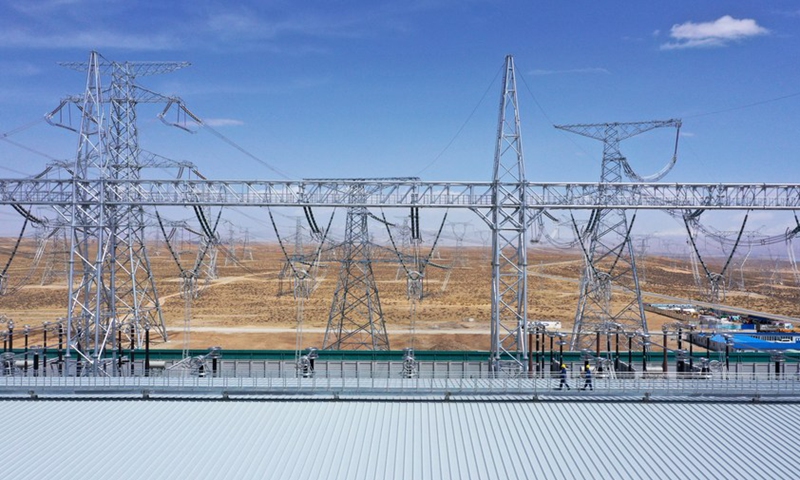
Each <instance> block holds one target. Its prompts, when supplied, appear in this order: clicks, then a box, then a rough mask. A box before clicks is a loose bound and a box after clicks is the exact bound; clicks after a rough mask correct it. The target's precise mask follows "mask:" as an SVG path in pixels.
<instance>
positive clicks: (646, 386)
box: [0, 369, 800, 398]
mask: <svg viewBox="0 0 800 480" xmlns="http://www.w3.org/2000/svg"><path fill="white" fill-rule="evenodd" d="M218 373H222V372H218ZM286 373H288V374H286V375H270V376H254V377H244V376H236V377H234V376H213V375H208V376H202V377H201V376H190V375H185V376H118V377H112V376H92V377H74V376H73V377H63V376H61V377H59V376H48V377H42V376H38V377H25V376H4V377H0V397H2V396H7V395H20V394H21V395H34V396H38V395H87V396H91V395H142V394H147V395H149V394H153V395H158V394H165V395H203V394H208V395H212V396H213V395H220V394H224V395H237V394H241V395H272V394H281V395H285V394H336V395H340V394H353V395H384V394H389V395H397V394H401V395H428V394H430V395H436V394H443V395H496V394H510V395H534V396H563V395H568V396H571V397H580V396H623V397H625V396H644V397H659V396H663V397H676V396H684V397H692V396H693V397H736V396H740V397H741V396H744V397H761V396H765V397H767V396H777V397H795V396H796V397H799V398H800V376H798V374H796V373H782V374H778V375H776V374H774V373H752V372H746V373H744V372H739V373H735V372H709V373H700V372H693V373H674V372H670V373H666V374H665V373H653V374H648V375H638V376H636V375H635V376H631V377H629V378H619V377H617V378H608V377H605V378H604V377H599V378H598V377H595V378H592V380H591V386H589V385H587V382H586V380H585V378H581V377H579V376H573V377H571V378H567V380H566V383H567V384H568V385H569V389H567V388H566V386H563V387H562V385H561V378H560V375H559V374H558V372H554V373H553V374H552V375H550V374H546V375H539V376H538V377H535V378H532V377H530V376H529V375H527V374H517V375H511V374H507V373H504V374H492V373H489V372H477V371H475V372H468V373H467V374H464V373H453V372H449V373H448V372H437V373H433V372H424V371H422V372H419V373H418V374H417V375H415V376H413V377H410V378H409V377H405V376H403V375H401V374H400V373H399V372H393V373H392V374H387V373H386V372H376V371H375V370H373V371H371V372H370V371H366V372H364V371H359V372H358V373H356V372H355V370H347V369H343V370H341V371H339V372H334V371H329V372H328V373H329V374H321V373H320V372H314V373H313V374H312V375H308V376H303V375H297V374H295V372H286ZM583 387H587V388H586V389H585V390H583V389H582V388H583Z"/></svg>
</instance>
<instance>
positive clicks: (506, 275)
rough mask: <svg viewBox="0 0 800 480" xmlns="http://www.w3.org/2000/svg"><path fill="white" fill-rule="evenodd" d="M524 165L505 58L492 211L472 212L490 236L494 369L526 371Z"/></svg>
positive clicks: (512, 79) (510, 61)
mask: <svg viewBox="0 0 800 480" xmlns="http://www.w3.org/2000/svg"><path fill="white" fill-rule="evenodd" d="M525 182H526V180H525V160H524V156H523V152H522V137H521V132H520V122H519V107H518V103H517V80H516V75H515V72H514V58H513V57H512V56H511V55H507V56H506V59H505V72H504V74H503V94H502V98H501V99H500V114H499V119H498V124H497V143H496V146H495V152H494V170H493V175H492V188H491V192H492V208H491V209H489V211H488V212H487V211H486V210H480V209H474V211H475V212H476V213H477V214H478V215H479V216H480V217H481V218H482V219H483V220H484V221H485V222H486V223H487V224H488V225H489V228H490V229H491V231H492V318H491V346H490V355H491V358H490V368H491V369H492V370H493V371H499V370H501V369H504V368H506V367H508V368H509V369H511V370H525V369H526V365H527V364H526V361H525V360H526V358H527V352H528V348H527V345H526V342H525V328H526V324H527V321H528V274H527V269H528V252H527V243H528V241H527V235H528V233H527V232H528V225H529V224H530V222H531V220H532V219H531V218H530V216H529V211H530V209H529V208H528V206H527V193H526V187H525Z"/></svg>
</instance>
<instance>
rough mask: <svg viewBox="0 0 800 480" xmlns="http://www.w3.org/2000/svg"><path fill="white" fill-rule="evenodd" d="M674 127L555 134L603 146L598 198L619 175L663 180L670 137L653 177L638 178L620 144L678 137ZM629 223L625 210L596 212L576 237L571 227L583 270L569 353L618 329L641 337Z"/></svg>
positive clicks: (675, 123)
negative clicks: (652, 136) (671, 133)
mask: <svg viewBox="0 0 800 480" xmlns="http://www.w3.org/2000/svg"><path fill="white" fill-rule="evenodd" d="M680 125H681V122H680V120H664V121H647V122H631V123H602V124H583V125H557V126H556V128H558V129H560V130H565V131H568V132H572V133H577V134H578V135H582V136H584V137H588V138H593V139H595V140H600V141H601V142H603V163H602V168H601V173H600V188H599V189H598V192H597V194H598V195H599V196H600V197H601V198H604V197H605V196H607V195H608V193H607V192H606V191H605V189H604V188H603V185H605V184H609V183H620V182H622V180H623V174H624V175H625V176H627V177H628V178H631V179H634V180H636V181H656V180H659V179H661V178H662V177H663V176H664V175H666V174H667V173H668V172H669V171H670V170H671V169H672V167H673V166H674V165H675V162H676V160H677V148H678V142H677V136H676V140H675V151H674V153H673V156H672V159H671V160H670V162H669V163H668V164H667V165H666V166H665V167H664V168H663V169H662V170H661V171H660V172H658V173H656V174H655V175H652V176H650V177H641V176H639V175H638V174H636V172H634V171H633V168H632V167H631V166H630V164H628V161H627V159H626V158H625V157H624V156H623V155H622V152H621V151H620V148H619V144H620V142H622V141H623V140H625V139H628V138H631V137H634V136H636V135H639V134H642V133H645V132H648V131H650V130H653V129H656V128H664V127H675V128H676V130H677V131H678V132H679V131H680ZM635 217H636V216H635V214H634V217H633V218H632V219H631V220H630V221H629V220H628V216H627V215H626V213H625V210H609V209H596V210H593V211H592V213H591V216H590V218H589V222H588V224H587V225H586V227H584V228H583V230H582V231H578V227H577V224H575V223H574V222H573V225H574V228H575V230H576V234H577V236H578V237H579V239H580V246H581V249H582V251H583V256H584V262H585V267H584V271H583V274H582V276H581V285H580V292H581V293H580V299H579V301H578V308H577V312H576V314H575V324H574V327H573V329H572V339H571V341H570V349H571V350H581V349H584V348H591V345H592V341H593V338H594V337H593V334H594V333H595V332H598V331H607V330H609V329H614V328H622V329H624V330H626V331H631V332H632V331H636V330H640V331H641V332H642V333H647V319H646V317H645V312H644V306H643V305H642V294H641V290H640V289H639V278H638V276H637V271H636V256H635V254H634V249H633V244H632V242H631V228H632V226H633V222H634V220H635Z"/></svg>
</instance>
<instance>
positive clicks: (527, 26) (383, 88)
mask: <svg viewBox="0 0 800 480" xmlns="http://www.w3.org/2000/svg"><path fill="white" fill-rule="evenodd" d="M798 32H800V2H797V1H771V2H753V1H725V2H721V1H716V2H715V1H708V2H694V1H676V2H641V1H616V2H590V1H575V2H556V1H548V2H545V1H538V2H530V1H480V0H475V1H470V0H454V1H447V0H440V1H406V2H383V1H370V2H366V1H327V2H315V1H309V2H296V1H267V2H236V3H235V5H234V4H233V2H211V1H203V0H193V1H176V2H150V1H147V2H129V1H95V0H50V1H47V0H45V1H40V2H18V1H3V2H0V135H2V134H5V133H8V132H14V131H15V130H16V129H18V128H19V127H21V126H28V125H31V123H32V122H36V121H37V120H39V119H41V118H42V115H43V114H44V113H46V112H48V111H50V110H52V109H53V108H54V107H55V106H56V105H57V104H58V102H59V100H60V98H61V97H63V96H65V95H67V94H73V93H79V92H81V91H82V90H83V87H84V85H85V79H84V78H83V76H82V75H81V74H80V73H77V72H74V71H71V70H68V69H65V68H63V67H60V66H58V65H57V62H59V61H85V60H86V59H87V58H88V53H89V51H90V50H97V51H99V52H100V53H101V54H102V55H103V56H104V57H106V58H107V59H111V60H117V61H123V60H159V61H161V60H186V61H189V62H191V63H192V66H191V67H189V68H186V69H183V70H181V71H178V72H174V73H171V74H169V75H163V76H154V77H146V78H142V79H141V80H140V84H141V85H143V86H145V87H147V88H150V89H152V90H156V91H159V92H161V93H165V94H174V95H178V96H180V97H182V98H183V99H184V100H185V102H186V104H187V105H188V106H189V108H190V109H191V110H192V111H194V112H195V113H197V114H198V115H199V116H200V117H201V118H203V119H205V120H206V121H207V122H208V123H209V124H211V125H213V126H214V128H215V129H216V130H217V131H219V132H220V133H222V134H223V135H224V136H226V137H227V138H229V139H231V140H232V141H233V142H235V143H236V144H238V145H239V146H241V147H242V148H243V149H245V150H246V151H248V152H249V153H251V154H252V155H253V156H255V157H257V158H258V159H260V160H261V162H263V163H266V164H269V165H270V166H272V167H273V168H274V169H276V170H277V171H279V172H281V173H282V174H283V175H285V176H286V177H288V178H292V179H300V178H308V177H393V176H420V177H422V178H423V179H425V180H453V181H455V180H473V181H481V180H487V181H488V180H490V175H491V170H492V155H493V149H494V141H495V140H494V137H495V135H496V122H497V107H498V101H499V96H500V88H501V85H500V80H501V76H500V72H501V69H502V65H503V58H504V56H505V55H506V54H513V55H514V57H515V64H516V67H517V77H518V78H517V81H518V87H519V101H520V110H521V115H522V134H523V142H524V148H525V156H526V165H527V176H528V179H529V180H531V181H597V180H598V179H599V171H600V159H601V154H602V146H601V143H600V142H596V141H592V140H588V139H583V138H581V137H578V136H575V135H569V134H567V133H564V132H560V131H557V130H555V129H554V128H553V127H552V125H553V124H571V123H602V122H616V121H619V122H623V121H639V120H653V119H668V118H682V119H683V121H684V126H683V129H682V137H681V140H680V154H679V160H678V164H677V165H676V167H675V168H674V170H673V171H672V172H671V173H670V174H669V175H668V176H667V177H666V178H665V179H664V181H670V182H800V174H798V173H800V166H799V165H798V162H797V158H798V153H799V152H800V136H799V135H797V133H796V131H797V128H798V123H800V66H798V63H797V59H798V58H800V38H799V37H798ZM159 110H160V109H159V108H156V107H148V108H144V107H143V108H142V109H141V110H140V113H139V119H140V126H141V128H140V130H141V142H142V145H143V146H144V147H145V148H147V149H148V150H151V151H155V152H158V153H160V154H163V155H165V156H167V157H170V158H174V159H180V160H190V161H192V162H194V163H196V164H197V165H198V166H199V167H200V169H201V170H202V171H203V172H204V173H205V174H206V175H207V176H209V177H213V178H259V179H279V178H281V177H280V176H279V175H277V174H276V173H275V172H274V171H272V170H270V169H268V168H267V167H265V166H264V164H263V163H261V162H257V161H254V160H253V159H252V158H249V157H248V156H246V155H243V154H242V153H241V152H239V151H237V150H236V149H234V148H232V147H231V146H230V145H228V144H226V143H225V142H221V141H220V140H219V138H217V137H216V136H215V135H213V134H211V133H210V132H209V131H204V130H201V131H199V132H198V133H196V134H194V135H189V134H186V133H183V132H181V131H178V130H176V129H169V128H168V127H165V126H163V124H161V123H160V122H158V121H157V120H155V116H156V114H157V113H158V112H159ZM673 136H674V132H672V131H670V132H666V131H665V132H651V133H649V134H645V135H643V136H641V137H638V138H636V139H632V140H630V141H629V142H626V143H623V151H624V152H625V153H626V154H627V155H628V158H629V159H630V161H631V163H632V164H633V165H634V168H636V169H637V170H638V172H639V173H640V174H642V175H647V174H651V173H654V172H656V171H658V170H660V169H661V167H662V166H663V165H664V164H665V163H666V162H667V161H668V160H669V157H670V156H671V153H672V143H673V141H674V138H673ZM6 138H7V139H9V140H13V141H14V142H15V143H17V144H20V145H23V146H25V147H27V148H28V149H32V150H35V152H31V151H29V150H26V149H24V148H20V147H19V146H18V145H15V144H11V143H9V142H0V177H19V176H22V175H23V174H26V175H29V174H34V173H36V172H38V171H40V170H41V169H42V168H43V166H44V165H45V164H46V163H47V162H48V157H52V158H60V159H67V158H71V157H73V156H74V151H75V146H76V143H77V141H76V139H75V138H74V136H72V135H70V134H69V133H68V132H66V131H65V130H62V129H57V128H54V127H51V126H48V125H46V124H45V123H43V122H38V123H33V125H32V126H30V127H29V128H27V129H24V130H22V131H19V132H17V133H13V134H11V135H10V136H8V137H6ZM757 216H758V218H759V220H758V221H760V222H762V223H763V224H764V225H768V226H769V228H770V229H773V230H775V231H783V230H784V229H785V228H786V226H788V224H787V223H786V222H785V220H784V217H780V219H777V220H776V215H774V214H769V213H759V214H757ZM736 218H741V214H740V213H737V214H723V215H721V220H719V223H720V226H721V227H720V228H736V227H733V226H732V225H735V224H736V220H735V219H736ZM476 221H477V220H476ZM673 227H674V229H676V230H680V228H681V227H680V226H679V225H677V224H673V225H671V226H670V228H673ZM431 228H434V227H431Z"/></svg>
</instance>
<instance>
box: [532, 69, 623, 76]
mask: <svg viewBox="0 0 800 480" xmlns="http://www.w3.org/2000/svg"><path fill="white" fill-rule="evenodd" d="M594 73H600V74H603V75H610V74H611V72H609V71H608V70H606V69H605V68H572V69H568V70H531V72H530V74H531V75H571V74H594Z"/></svg>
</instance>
